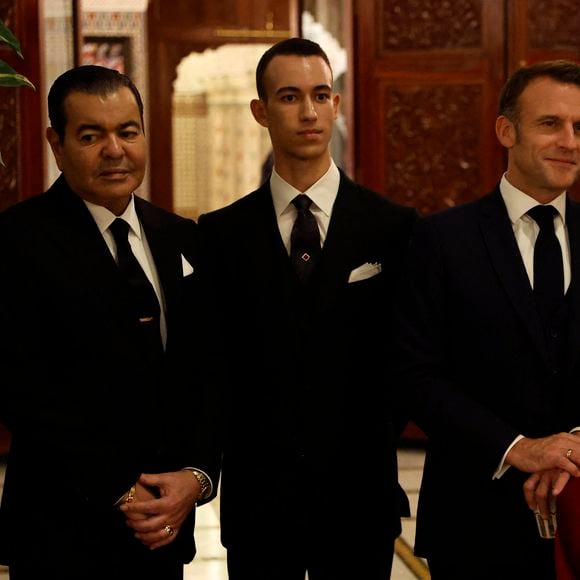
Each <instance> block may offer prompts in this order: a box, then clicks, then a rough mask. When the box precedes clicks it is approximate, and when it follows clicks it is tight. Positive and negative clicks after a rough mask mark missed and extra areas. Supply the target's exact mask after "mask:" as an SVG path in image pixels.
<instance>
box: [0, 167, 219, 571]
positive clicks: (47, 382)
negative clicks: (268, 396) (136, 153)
mask: <svg viewBox="0 0 580 580" xmlns="http://www.w3.org/2000/svg"><path fill="white" fill-rule="evenodd" d="M135 204H136V209H137V212H138V215H139V219H140V221H141V223H142V225H143V228H144V230H145V232H146V235H147V240H148V242H149V245H150V248H151V251H152V254H153V257H154V260H155V263H156V266H157V269H158V274H159V279H160V283H161V286H162V288H163V293H164V297H165V302H166V311H167V329H168V340H167V347H166V354H165V361H164V364H165V366H164V368H163V369H162V371H161V373H159V374H158V373H157V369H156V368H153V367H152V366H151V359H150V358H149V357H147V356H146V354H145V353H144V351H143V350H142V349H140V348H139V338H138V332H137V327H136V324H137V323H136V322H135V321H134V319H133V318H132V317H131V316H130V312H131V309H130V308H129V302H130V300H131V297H130V296H129V294H128V292H127V289H126V287H125V286H124V284H123V281H122V278H121V274H120V272H119V270H118V268H117V266H116V264H115V261H114V259H113V257H112V255H111V253H110V251H109V249H108V248H107V246H106V244H105V241H104V240H103V237H102V235H101V234H100V232H99V230H98V228H97V226H96V224H95V222H94V220H93V218H92V216H91V215H90V213H89V211H88V210H87V208H86V206H85V204H84V203H83V201H82V200H81V199H80V197H78V196H77V195H75V194H74V193H73V192H72V191H71V190H70V189H69V187H68V185H67V184H66V182H65V180H64V178H63V177H60V178H59V179H58V180H57V181H56V182H55V184H54V185H53V186H52V187H51V188H50V190H49V191H48V192H46V193H44V194H42V195H39V196H36V197H34V198H31V199H29V200H27V201H25V202H23V203H20V204H18V205H16V206H14V207H12V208H10V209H9V210H7V211H5V212H4V213H3V214H2V215H1V216H0V280H1V282H0V329H1V330H0V335H1V339H0V341H1V348H0V352H1V355H0V356H2V367H1V368H2V371H1V372H2V379H1V381H2V389H1V391H0V419H1V420H2V421H3V422H4V423H5V424H6V425H7V427H8V428H9V429H10V430H11V432H12V447H11V450H10V454H9V458H8V464H7V470H6V478H5V486H4V493H3V497H2V506H1V511H0V561H2V562H4V563H8V564H10V562H13V561H18V559H19V558H30V557H35V555H37V554H51V552H52V553H53V554H57V553H59V554H62V553H63V551H64V553H65V554H66V553H69V555H70V558H71V560H74V558H76V557H78V558H79V561H80V562H83V558H86V559H88V560H89V561H92V559H93V558H94V559H95V560H96V559H97V558H98V561H99V563H102V562H105V561H106V558H107V557H108V556H111V557H112V556H114V554H115V553H123V551H130V550H132V549H137V550H138V549H143V550H145V551H147V552H148V550H147V549H146V548H144V547H141V546H140V545H138V544H137V541H136V540H135V539H134V538H132V535H131V532H130V530H129V529H128V528H127V526H126V525H125V523H124V521H123V520H124V518H123V516H122V514H120V512H119V511H118V510H117V509H116V508H114V507H113V506H114V503H115V501H116V500H117V499H118V498H119V497H121V496H122V495H123V493H124V492H125V491H126V490H127V489H128V488H129V487H130V486H131V485H132V484H133V483H134V482H135V481H136V480H137V478H138V477H139V474H141V473H142V472H164V471H172V470H178V469H180V468H182V467H185V466H196V467H198V468H201V469H204V470H206V471H207V472H208V474H210V476H212V477H213V478H214V481H215V482H217V478H218V474H219V448H213V447H212V445H213V433H212V429H213V428H214V427H213V425H212V421H211V420H209V415H208V414H207V413H206V410H205V407H204V405H205V404H206V401H207V398H206V396H207V391H206V387H207V386H208V383H207V381H206V380H205V379H206V377H204V371H203V365H204V357H203V354H201V353H202V351H201V350H200V348H201V346H200V343H201V342H202V339H205V337H200V336H199V334H200V332H201V331H199V327H196V328H194V323H193V315H194V310H195V308H197V307H199V306H200V305H199V304H198V303H197V302H196V299H197V296H198V295H197V294H196V292H197V289H196V287H195V285H196V275H197V273H196V272H195V269H196V268H197V262H198V256H197V251H198V244H197V238H196V236H197V226H196V224H195V223H194V222H192V221H191V220H187V219H184V218H181V217H178V216H176V215H174V214H171V213H169V212H166V211H164V210H162V209H159V208H156V207H154V206H153V205H151V204H150V203H148V202H147V201H145V200H143V199H140V198H138V197H136V198H135ZM182 255H183V256H185V257H186V259H187V260H188V261H189V262H190V263H191V264H192V265H193V267H194V274H192V275H191V276H188V277H184V276H183V271H182V258H181V256H182ZM198 331H199V332H198ZM196 353H197V354H199V355H200V357H199V359H198V358H197V357H196ZM186 357H187V360H186ZM186 365H187V367H186ZM192 366H193V367H194V368H196V370H195V371H194V370H192ZM184 369H185V370H186V371H187V374H188V375H187V376H190V377H191V379H190V380H186V381H185V382H184V381H181V380H178V375H179V374H180V373H182V372H183V370H184ZM193 521H194V514H191V517H190V518H189V521H188V523H187V524H186V525H185V526H184V527H183V529H182V530H181V533H180V534H179V536H178V537H177V539H176V541H175V542H174V543H173V544H172V545H171V546H170V547H169V548H166V549H165V548H164V549H161V550H157V551H155V552H157V553H159V554H160V557H168V558H173V559H177V560H178V561H182V562H187V561H189V560H191V558H192V557H193V555H194V550H195V548H194V541H193ZM23 526H24V528H23ZM17 529H18V530H21V531H20V532H15V530H17ZM155 552H154V553H155ZM84 561H85V563H86V560H84ZM99 565H100V564H99ZM87 573H88V572H87ZM79 577H84V576H82V574H81V575H80V576H79Z"/></svg>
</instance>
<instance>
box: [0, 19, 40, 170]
mask: <svg viewBox="0 0 580 580" xmlns="http://www.w3.org/2000/svg"><path fill="white" fill-rule="evenodd" d="M0 43H1V44H7V45H8V46H9V47H10V48H12V50H14V52H15V53H16V54H17V55H18V56H19V57H20V58H23V56H22V51H21V50H20V43H19V42H18V39H17V38H16V37H15V36H14V34H12V32H11V31H10V29H9V28H8V27H7V26H6V24H4V23H3V22H2V21H0ZM0 86H1V87H22V86H25V87H31V88H34V85H33V84H32V83H31V82H30V81H29V80H28V79H27V78H26V77H25V76H24V75H21V74H20V73H17V72H16V71H15V70H14V69H13V68H12V67H11V66H10V65H9V64H8V63H6V62H4V61H3V60H2V59H0ZM0 165H4V162H3V161H2V154H1V153H0Z"/></svg>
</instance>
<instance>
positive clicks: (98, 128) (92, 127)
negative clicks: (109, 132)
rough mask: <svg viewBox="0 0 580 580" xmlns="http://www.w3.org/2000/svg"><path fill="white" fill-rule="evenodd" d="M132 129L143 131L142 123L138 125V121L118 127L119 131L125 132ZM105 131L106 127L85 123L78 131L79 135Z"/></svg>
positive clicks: (128, 122)
mask: <svg viewBox="0 0 580 580" xmlns="http://www.w3.org/2000/svg"><path fill="white" fill-rule="evenodd" d="M130 127H135V128H136V129H139V130H141V123H138V122H137V121H127V122H125V123H121V124H120V125H119V127H118V129H120V130H123V129H128V128H130ZM103 129H104V127H103V126H102V125H98V124H96V123H83V124H82V125H79V127H78V129H77V133H80V132H81V131H91V130H92V131H102V130H103Z"/></svg>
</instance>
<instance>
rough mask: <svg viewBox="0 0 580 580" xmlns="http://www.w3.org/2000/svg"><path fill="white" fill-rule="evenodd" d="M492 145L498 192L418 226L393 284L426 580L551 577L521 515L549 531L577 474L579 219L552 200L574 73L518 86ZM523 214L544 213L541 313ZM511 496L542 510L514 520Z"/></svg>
mask: <svg viewBox="0 0 580 580" xmlns="http://www.w3.org/2000/svg"><path fill="white" fill-rule="evenodd" d="M496 133H497V137H498V139H499V141H500V143H501V144H502V145H503V146H504V147H505V148H506V149H507V152H508V165H507V171H506V173H505V174H504V176H503V177H502V178H501V181H500V183H499V185H498V187H497V188H496V189H495V191H492V192H491V193H490V194H489V195H487V196H485V197H483V198H482V199H480V200H478V201H476V202H473V203H470V204H466V205H463V206H461V207H457V208H453V209H451V210H447V211H444V212H442V213H440V214H437V215H433V216H429V217H427V218H425V219H424V220H421V222H420V223H419V225H418V227H417V229H416V233H415V235H414V236H413V241H412V244H411V257H410V261H409V280H408V285H407V284H404V285H403V287H404V295H405V299H404V301H403V306H402V307H401V310H400V312H401V317H400V318H401V328H400V351H399V353H398V354H399V356H398V361H399V369H400V371H401V376H402V380H403V382H402V386H401V388H402V389H403V392H405V391H406V392H408V393H409V394H410V396H411V397H410V403H411V411H412V417H413V418H414V419H415V420H416V422H417V423H418V424H419V426H420V427H421V428H422V429H423V430H424V431H425V433H426V434H427V437H428V449H427V456H426V462H425V469H424V473H423V480H422V485H421V492H420V497H419V506H418V515H417V533H416V543H415V552H416V554H418V555H420V556H424V557H426V558H427V560H428V563H429V567H430V569H431V576H432V578H433V580H453V579H459V578H461V579H465V578H469V579H470V580H478V579H481V580H489V579H491V578H493V579H494V580H500V579H501V580H504V579H505V580H507V579H510V580H511V579H513V578H526V579H527V580H530V579H538V580H540V579H541V580H549V579H550V578H553V577H554V557H553V541H552V540H550V539H544V538H541V537H540V535H539V530H538V529H537V526H536V519H535V516H534V513H533V511H531V510H530V509H529V507H531V508H532V509H535V510H536V509H537V510H538V511H539V512H541V517H542V518H543V519H547V518H548V517H549V515H550V514H549V508H548V505H549V501H548V500H549V497H548V496H549V495H550V493H554V494H556V495H557V494H558V493H559V492H560V490H561V489H562V487H563V485H564V484H565V482H566V480H567V479H568V478H569V477H570V475H572V476H575V477H577V476H579V475H580V470H579V469H578V467H577V465H576V464H577V463H578V462H579V460H580V439H579V438H578V437H577V436H576V435H573V434H572V431H574V429H575V428H578V427H579V426H580V404H579V393H580V391H579V389H578V384H579V381H580V373H579V367H578V363H579V360H578V351H579V347H580V333H579V329H580V285H579V284H578V280H579V276H580V208H579V207H578V205H577V204H576V203H574V202H572V201H571V200H570V199H569V198H568V197H567V194H566V190H567V189H568V188H570V187H571V186H572V185H573V183H574V182H575V181H576V180H577V178H578V175H579V173H580V66H579V65H578V64H575V63H568V62H563V61H556V62H546V63H539V64H536V65H532V66H529V67H526V68H522V69H520V70H518V71H516V72H515V73H514V75H513V76H512V77H511V78H510V79H509V80H508V82H507V83H506V85H505V87H504V89H503V92H502V95H501V98H500V106H499V116H498V119H497V123H496ZM535 206H552V207H553V208H554V209H548V210H547V211H548V212H551V215H550V217H549V219H548V220H547V224H546V225H547V227H548V228H551V229H552V232H553V233H552V234H551V238H552V240H554V245H553V248H554V251H555V252H554V254H553V255H554V256H555V258H553V259H551V260H549V264H548V266H551V265H553V264H554V263H556V262H559V266H558V268H556V269H555V270H554V272H553V273H552V274H550V277H548V280H547V281H548V282H552V281H553V280H554V279H559V281H558V283H556V284H555V285H554V289H555V292H556V293H557V294H559V296H555V297H554V300H553V301H552V302H551V304H550V306H549V308H548V306H544V302H543V292H544V291H543V289H542V285H541V284H540V281H541V280H543V279H544V276H543V274H544V270H542V268H541V267H540V266H539V265H538V264H536V265H535V264H534V258H535V257H537V258H539V256H540V252H541V250H539V247H540V245H541V244H539V237H538V236H539V233H538V232H539V230H540V227H539V222H536V219H535V218H534V217H532V214H533V215H536V216H537V213H536V211H537V210H534V209H532V208H534V207H535ZM529 210H532V211H531V212H530V214H528V211H529ZM544 211H546V209H545V208H544V209H540V212H544ZM554 228H555V230H554ZM542 229H543V226H542ZM554 234H555V236H556V237H555V238H554ZM544 238H545V236H544ZM536 240H538V242H537V241H536ZM552 469H555V470H556V471H546V470H552ZM530 473H532V474H534V475H532V476H531V477H530V476H529V474H530ZM544 476H545V477H544ZM528 478H530V479H529V480H528ZM524 484H525V485H526V495H528V497H530V498H531V497H533V496H534V495H536V497H537V498H542V499H541V500H540V501H537V500H532V499H530V505H529V506H528V505H527V504H526V499H525V497H524V493H523V486H524Z"/></svg>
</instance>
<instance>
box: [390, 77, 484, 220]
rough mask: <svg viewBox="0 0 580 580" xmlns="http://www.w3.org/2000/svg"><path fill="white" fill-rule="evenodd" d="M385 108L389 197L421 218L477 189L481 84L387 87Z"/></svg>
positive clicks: (478, 177) (462, 200)
mask: <svg viewBox="0 0 580 580" xmlns="http://www.w3.org/2000/svg"><path fill="white" fill-rule="evenodd" d="M384 106H385V109H386V113H385V127H384V135H385V139H386V142H387V143H386V148H385V155H386V159H385V162H384V167H385V181H384V182H385V183H386V190H387V191H388V192H389V197H391V198H393V199H395V200H397V201H399V202H400V203H404V204H406V205H413V206H415V207H416V208H417V209H418V210H419V211H420V212H421V213H423V214H426V213H431V212H433V211H437V210H440V209H444V208H446V207H452V206H455V205H458V204H460V203H462V202H464V201H467V200H468V199H471V198H473V192H475V191H478V189H479V187H480V169H479V156H480V154H481V147H480V139H481V136H480V122H479V120H480V118H481V115H482V92H481V86H479V85H454V86H429V87H421V88H418V87H416V86H415V87H409V88H405V87H402V86H399V87H396V88H389V89H387V90H386V91H385V98H384Z"/></svg>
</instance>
